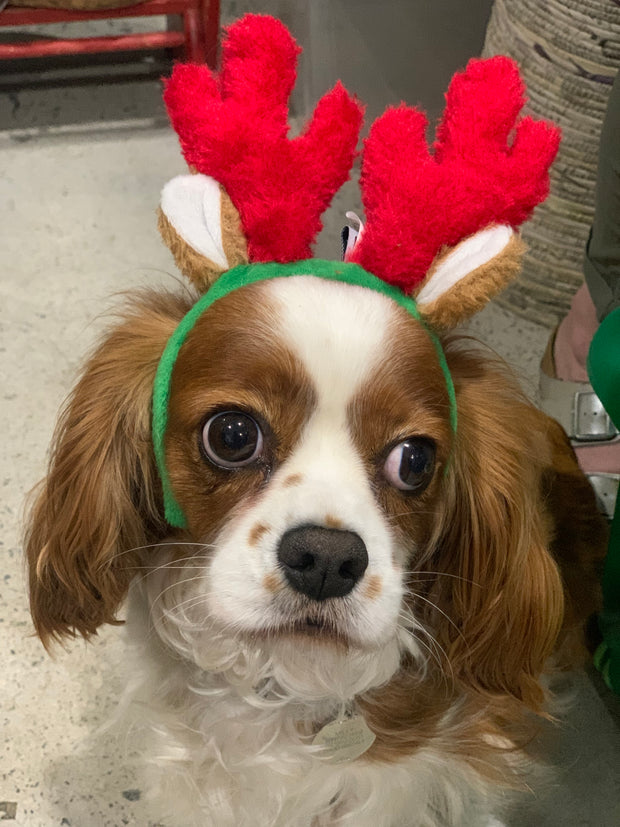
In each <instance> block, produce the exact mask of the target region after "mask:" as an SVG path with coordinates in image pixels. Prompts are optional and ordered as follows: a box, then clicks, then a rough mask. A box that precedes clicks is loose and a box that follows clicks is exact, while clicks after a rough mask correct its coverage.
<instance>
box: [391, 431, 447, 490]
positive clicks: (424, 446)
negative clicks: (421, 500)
mask: <svg viewBox="0 0 620 827" xmlns="http://www.w3.org/2000/svg"><path fill="white" fill-rule="evenodd" d="M434 470H435V444H434V443H433V441H432V440H430V439H426V438H425V437H410V438H409V439H406V440H404V442H400V443H399V444H398V445H396V446H395V447H394V448H392V450H391V451H390V453H389V454H388V457H387V459H386V461H385V464H384V466H383V474H384V476H385V478H386V480H387V481H388V482H389V483H390V485H393V486H394V488H399V489H400V490H401V491H415V492H416V493H421V492H422V491H424V489H425V488H426V487H427V486H428V484H429V483H430V481H431V479H432V478H433V472H434Z"/></svg>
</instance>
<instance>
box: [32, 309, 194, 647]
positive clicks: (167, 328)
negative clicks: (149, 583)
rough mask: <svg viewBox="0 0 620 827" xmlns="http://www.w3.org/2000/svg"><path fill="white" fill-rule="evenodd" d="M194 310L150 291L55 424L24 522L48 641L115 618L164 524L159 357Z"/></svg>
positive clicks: (94, 360) (39, 625) (37, 612)
mask: <svg viewBox="0 0 620 827" xmlns="http://www.w3.org/2000/svg"><path fill="white" fill-rule="evenodd" d="M188 308H189V302H188V301H187V300H185V299H181V298H179V297H176V296H172V295H168V296H162V295H156V294H154V293H145V294H142V295H141V296H140V297H138V298H137V300H136V301H135V302H134V303H133V305H132V307H131V308H130V309H129V310H128V311H127V312H126V313H125V314H124V317H123V321H122V322H121V324H119V325H118V326H117V327H116V328H115V329H114V330H112V332H111V333H110V334H109V335H108V336H107V338H106V339H105V340H104V341H103V343H102V344H101V345H100V346H99V348H98V349H97V350H96V352H95V353H94V355H93V356H92V357H91V359H90V360H89V361H88V363H87V364H86V367H85V369H84V371H83V374H82V376H81V378H80V380H79V382H78V383H77V385H76V387H75V389H74V390H73V392H72V394H71V396H70V397H69V399H68V402H67V405H66V407H65V410H64V412H63V413H62V415H61V418H60V420H59V423H58V425H57V429H56V433H55V437H54V443H53V447H52V453H51V459H50V464H49V470H48V474H47V477H46V478H45V479H44V480H43V481H42V483H41V484H40V486H39V489H38V491H37V498H36V501H35V503H34V505H33V507H32V510H31V512H30V514H29V518H28V520H27V524H26V536H25V552H26V558H27V563H28V567H29V581H30V606H31V612H32V617H33V620H34V624H35V628H36V630H37V633H38V635H39V636H40V638H41V640H42V641H43V643H44V644H45V645H46V646H47V645H49V643H50V641H51V640H52V639H54V638H57V639H58V638H61V637H62V636H72V637H74V636H76V635H78V634H79V635H82V636H84V637H85V638H87V637H89V636H90V635H92V634H94V633H95V632H96V630H97V628H98V627H99V626H100V625H101V624H102V623H114V622H115V614H116V611H117V609H118V607H119V605H120V603H121V602H122V600H123V599H124V597H125V594H126V592H127V588H128V586H129V582H130V580H131V579H132V577H133V576H134V574H135V573H136V568H135V567H136V565H137V555H136V552H135V551H133V550H134V549H137V548H139V547H141V546H144V545H147V544H149V543H152V542H154V541H155V540H157V539H158V538H161V537H162V536H163V535H164V534H165V531H166V527H165V523H164V520H163V517H162V508H161V504H160V490H159V481H158V478H157V474H156V470H155V465H154V458H153V450H152V446H151V437H150V432H151V425H150V416H151V394H152V385H153V379H154V376H155V370H156V368H157V363H158V361H159V358H160V356H161V353H162V351H163V349H164V347H165V344H166V341H167V340H168V338H169V336H170V335H171V333H172V332H173V331H174V329H175V327H176V325H177V324H178V322H179V321H180V319H181V318H182V317H183V315H184V313H185V312H186V311H187V309H188Z"/></svg>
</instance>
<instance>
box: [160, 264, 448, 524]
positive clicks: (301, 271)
mask: <svg viewBox="0 0 620 827" xmlns="http://www.w3.org/2000/svg"><path fill="white" fill-rule="evenodd" d="M302 275H308V276H317V277H318V278H322V279H327V280H328V281H339V282H344V283H345V284H353V285H357V286H358V287H367V288H369V289H370V290H374V291H375V292H377V293H382V294H383V295H384V296H388V297H389V298H390V299H393V300H394V301H395V302H396V303H397V304H399V305H400V306H401V307H403V308H404V309H405V310H406V311H407V312H408V313H410V314H411V315H412V316H413V317H414V319H417V321H419V322H420V323H421V324H422V325H424V327H425V328H426V330H427V332H428V335H429V336H430V339H431V341H432V342H433V345H434V346H435V350H436V352H437V358H438V360H439V364H440V366H441V370H442V371H443V375H444V377H445V380H446V387H447V389H448V397H449V399H450V424H451V426H452V431H453V432H454V433H456V422H457V413H456V395H455V392H454V383H453V381H452V376H451V375H450V370H449V368H448V364H447V362H446V357H445V354H444V352H443V348H442V347H441V343H440V342H439V339H438V337H437V335H436V334H435V333H434V332H433V331H432V330H430V329H429V328H428V327H427V326H426V324H425V322H424V320H423V319H422V317H421V316H420V313H419V311H418V308H417V305H416V303H415V301H414V300H413V299H412V298H410V297H409V296H405V294H404V293H402V292H401V291H400V290H399V289H398V288H397V287H393V286H392V285H390V284H387V283H386V282H384V281H381V279H379V278H377V277H376V276H373V275H371V273H367V272H366V270H364V269H362V268H361V267H360V266H359V265H357V264H349V263H346V262H338V261H324V260H322V259H315V258H312V259H308V260H307V261H295V262H292V263H290V264H276V263H271V262H269V263H268V264H242V265H240V266H239V267H234V268H233V269H232V270H228V271H227V272H226V273H224V274H223V275H222V276H220V278H219V279H218V280H217V281H216V282H215V284H214V285H213V286H212V287H211V288H210V289H209V290H208V292H207V293H205V294H204V296H202V298H201V299H200V300H199V301H198V302H197V303H196V304H195V305H194V306H193V307H192V309H191V310H190V311H189V312H188V313H187V314H186V315H185V316H184V317H183V319H182V320H181V322H180V323H179V326H178V327H177V329H176V330H175V331H174V333H173V334H172V336H171V337H170V339H169V340H168V344H167V345H166V348H165V350H164V352H163V354H162V357H161V359H160V361H159V365H158V368H157V373H156V375H155V383H154V386H153V446H154V449H155V460H156V462H157V468H158V471H159V476H160V478H161V482H162V486H163V492H164V507H165V514H166V520H167V521H168V522H169V523H170V525H172V526H174V527H175V528H186V526H187V521H186V519H185V514H184V513H183V509H182V508H181V506H180V505H179V504H178V502H177V501H176V498H175V496H174V494H173V492H172V486H171V484H170V476H169V474H168V468H167V466H166V450H165V436H166V428H167V426H168V401H169V398H170V385H171V382H172V371H173V370H174V366H175V364H176V360H177V357H178V355H179V351H180V350H181V348H182V347H183V343H184V342H185V340H186V339H187V337H188V335H189V333H190V332H191V330H192V329H193V327H194V325H195V324H196V322H197V321H198V319H199V318H200V317H201V316H202V314H203V313H204V312H205V310H208V308H209V307H211V305H212V304H214V303H215V302H216V301H217V300H218V299H221V298H222V297H223V296H227V295H228V293H232V291H233V290H237V289H238V288H239V287H245V286H246V285H248V284H254V283H255V282H259V281H266V280H267V279H273V278H284V277H286V276H302Z"/></svg>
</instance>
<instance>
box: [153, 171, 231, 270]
mask: <svg viewBox="0 0 620 827" xmlns="http://www.w3.org/2000/svg"><path fill="white" fill-rule="evenodd" d="M161 208H162V210H163V212H164V215H165V216H166V218H167V219H168V221H169V222H170V223H171V224H172V226H173V227H174V229H175V230H176V231H177V233H178V234H179V235H180V236H181V238H182V239H183V240H184V241H186V242H187V243H188V244H189V246H190V247H193V249H194V250H195V251H196V252H197V253H200V254H201V255H203V256H204V257H205V258H208V259H209V260H210V261H212V262H213V263H214V264H216V265H217V266H218V267H221V268H222V270H227V269H228V261H227V260H226V254H225V253H224V245H223V243H222V220H221V193H220V185H219V184H218V182H217V181H216V180H215V179H213V178H210V177H209V176H207V175H200V174H198V175H178V176H177V177H176V178H173V179H172V180H171V181H168V183H167V184H166V186H165V187H164V188H163V190H162V193H161Z"/></svg>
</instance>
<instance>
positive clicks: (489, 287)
mask: <svg viewBox="0 0 620 827" xmlns="http://www.w3.org/2000/svg"><path fill="white" fill-rule="evenodd" d="M455 249H456V248H455ZM525 251H526V245H525V242H524V241H522V240H521V238H520V237H519V236H517V235H514V236H513V237H512V238H511V239H510V241H509V242H508V244H507V245H506V247H505V248H504V249H503V250H502V252H501V253H500V254H499V255H497V256H495V258H492V259H491V260H490V261H487V262H486V264H483V265H481V266H480V267H477V268H476V269H475V270H472V271H471V273H468V274H467V275H466V276H465V277H464V278H462V279H461V280H460V281H459V282H457V284H455V285H454V286H453V287H451V288H450V289H449V290H448V291H447V292H446V293H444V294H443V295H441V296H439V298H437V299H435V300H434V301H431V302H427V303H419V304H418V308H419V310H420V313H421V314H422V315H423V316H424V318H425V319H426V320H427V321H428V322H429V323H430V324H431V325H432V326H433V327H435V328H437V329H438V330H451V329H452V328H455V327H456V326H457V325H459V324H461V323H462V322H464V321H465V320H466V319H468V318H470V316H473V315H474V313H477V312H478V311H479V310H482V308H483V307H484V306H485V305H487V304H488V303H489V302H490V301H491V299H492V298H493V297H494V296H496V295H497V294H498V293H500V292H501V291H502V290H503V289H504V288H505V287H506V286H507V285H508V284H509V283H510V282H511V281H513V279H515V278H516V277H517V276H518V275H519V272H520V271H521V262H522V259H523V255H524V253H525ZM450 252H452V251H451V250H448V251H445V252H442V253H440V254H439V255H438V256H437V258H436V259H435V261H434V262H433V265H432V267H431V269H430V270H429V272H428V274H427V276H426V278H425V280H424V281H423V282H422V284H421V285H420V287H419V289H418V292H419V291H420V290H421V289H422V288H423V287H424V285H425V284H426V283H427V282H428V281H430V280H431V279H432V277H433V274H434V271H435V269H436V268H437V267H438V266H439V265H440V264H441V263H442V261H443V259H444V257H445V255H446V254H448V253H450Z"/></svg>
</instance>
